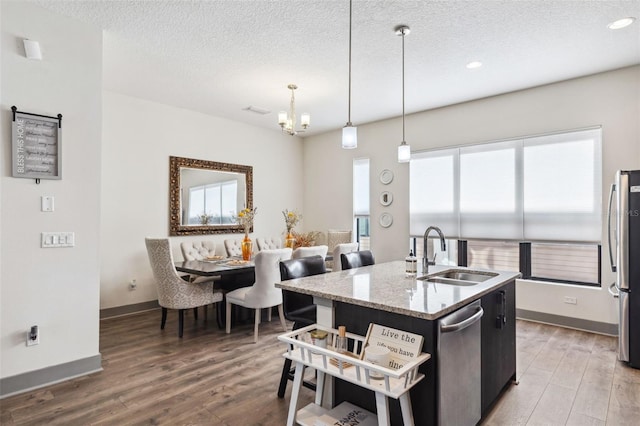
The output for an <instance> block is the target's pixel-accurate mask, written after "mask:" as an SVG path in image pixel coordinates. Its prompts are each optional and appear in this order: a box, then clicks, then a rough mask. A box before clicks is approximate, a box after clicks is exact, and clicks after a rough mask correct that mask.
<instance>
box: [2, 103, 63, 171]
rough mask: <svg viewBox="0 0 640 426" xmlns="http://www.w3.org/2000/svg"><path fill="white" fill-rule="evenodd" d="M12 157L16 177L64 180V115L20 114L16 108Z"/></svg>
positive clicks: (13, 109)
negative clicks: (62, 153)
mask: <svg viewBox="0 0 640 426" xmlns="http://www.w3.org/2000/svg"><path fill="white" fill-rule="evenodd" d="M11 110H12V111H13V121H12V123H11V144H12V147H11V157H12V171H13V174H12V176H13V177H19V178H31V179H36V182H39V181H40V179H62V165H61V158H62V156H61V151H60V142H61V136H62V114H58V116H57V117H50V116H47V115H39V114H32V113H28V112H23V111H18V109H17V108H16V107H15V106H13V107H11Z"/></svg>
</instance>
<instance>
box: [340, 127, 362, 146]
mask: <svg viewBox="0 0 640 426" xmlns="http://www.w3.org/2000/svg"><path fill="white" fill-rule="evenodd" d="M342 147H343V148H344V149H353V148H357V147H358V128H357V127H354V126H352V125H351V123H347V125H346V126H344V127H343V128H342Z"/></svg>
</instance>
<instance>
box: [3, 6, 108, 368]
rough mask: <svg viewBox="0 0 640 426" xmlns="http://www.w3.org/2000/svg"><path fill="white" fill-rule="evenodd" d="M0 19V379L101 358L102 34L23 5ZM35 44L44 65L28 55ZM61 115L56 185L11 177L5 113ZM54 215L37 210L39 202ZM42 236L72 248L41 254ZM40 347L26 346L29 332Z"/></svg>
mask: <svg viewBox="0 0 640 426" xmlns="http://www.w3.org/2000/svg"><path fill="white" fill-rule="evenodd" d="M0 8H1V14H2V73H1V74H2V80H1V93H2V99H1V101H0V102H1V104H2V105H1V110H2V151H1V152H2V161H1V162H0V168H1V170H2V174H1V182H2V193H1V200H2V203H1V206H0V211H1V215H0V217H1V220H0V227H1V235H2V249H1V252H2V258H1V268H0V271H1V275H0V294H1V297H0V300H1V302H0V312H1V313H0V318H1V321H0V324H1V325H0V359H2V362H1V369H0V377H2V378H6V377H10V376H14V375H18V374H21V373H24V372H30V371H34V370H38V369H42V368H46V367H50V366H55V365H59V364H63V363H67V362H72V361H76V360H80V359H83V358H89V357H96V356H98V355H99V352H98V337H99V336H98V332H99V330H98V306H99V260H98V238H99V237H98V232H99V217H100V143H101V123H102V118H101V116H102V113H101V104H102V90H101V80H102V33H101V31H100V30H96V29H93V28H90V27H88V26H86V25H84V24H80V23H78V22H75V21H72V20H69V19H64V18H61V17H59V16H54V15H52V14H51V13H50V12H48V11H46V10H44V9H41V8H39V7H37V6H33V5H32V4H30V3H26V2H6V1H3V2H1V4H0ZM23 38H30V39H33V40H38V41H40V45H41V48H42V54H43V60H42V61H33V60H28V59H26V58H25V57H24V49H23V47H22V39H23ZM12 105H16V106H17V107H18V109H19V110H22V111H28V112H34V113H39V114H45V115H57V114H58V113H61V114H62V115H63V120H62V123H63V126H62V139H61V146H62V180H42V183H41V184H40V185H36V184H35V182H34V179H19V178H13V177H11V143H10V136H9V135H10V129H11V110H10V109H11V106H12ZM43 195H53V196H54V197H55V212H53V213H42V212H40V197H41V196H43ZM43 231H73V232H75V241H76V245H75V247H73V248H59V249H51V248H48V249H42V248H40V233H41V232H43ZM32 325H38V326H39V327H40V334H41V337H40V345H38V346H31V347H26V345H25V341H26V333H27V331H28V330H29V328H30V326H32Z"/></svg>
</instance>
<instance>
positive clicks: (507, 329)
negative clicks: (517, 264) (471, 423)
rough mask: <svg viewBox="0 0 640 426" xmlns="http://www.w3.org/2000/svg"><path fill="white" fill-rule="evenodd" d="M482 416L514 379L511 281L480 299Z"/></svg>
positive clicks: (513, 309) (513, 315) (514, 316)
mask: <svg viewBox="0 0 640 426" xmlns="http://www.w3.org/2000/svg"><path fill="white" fill-rule="evenodd" d="M480 303H481V305H482V309H483V310H484V315H483V317H482V322H481V329H482V330H481V331H482V338H481V351H482V360H481V369H482V371H481V381H482V416H483V417H484V416H485V415H486V414H487V412H488V410H489V409H490V408H491V406H492V405H493V403H494V401H496V399H497V398H498V396H499V395H500V393H501V392H502V390H503V389H504V388H505V387H506V386H507V385H508V384H509V383H511V381H513V380H515V378H516V284H515V280H512V281H510V282H508V283H507V284H505V285H504V286H502V287H500V288H498V289H497V290H494V291H493V292H491V293H488V294H486V295H484V296H483V297H482V298H481V299H480Z"/></svg>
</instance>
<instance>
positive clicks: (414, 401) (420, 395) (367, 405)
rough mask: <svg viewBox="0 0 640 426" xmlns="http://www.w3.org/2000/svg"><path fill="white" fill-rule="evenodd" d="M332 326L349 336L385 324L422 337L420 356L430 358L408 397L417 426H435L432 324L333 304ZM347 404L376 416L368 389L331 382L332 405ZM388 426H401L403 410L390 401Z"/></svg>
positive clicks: (397, 315)
mask: <svg viewBox="0 0 640 426" xmlns="http://www.w3.org/2000/svg"><path fill="white" fill-rule="evenodd" d="M334 309H335V311H334V312H335V317H334V318H335V324H336V326H337V325H344V326H346V328H347V331H348V332H351V333H356V334H361V335H366V334H367V329H368V328H369V323H371V322H373V323H376V324H384V325H386V326H388V327H393V328H397V329H399V330H404V331H408V332H410V333H416V334H421V335H422V336H423V337H424V343H423V344H422V352H427V353H430V354H431V355H432V357H431V359H429V360H428V361H427V362H425V363H424V364H422V365H421V366H420V368H419V369H418V371H419V372H420V373H423V374H424V375H425V378H424V380H422V381H420V383H417V384H416V385H415V386H414V387H412V388H411V390H410V392H409V395H410V398H411V406H412V410H413V417H414V421H415V424H416V426H418V425H420V426H428V425H435V424H437V418H436V410H437V408H436V402H435V401H436V395H435V392H436V386H435V367H434V363H435V362H436V361H435V359H434V356H433V354H435V349H436V348H435V343H434V342H435V339H436V329H435V326H436V324H435V321H428V320H423V319H419V318H413V317H408V316H404V315H400V314H396V313H392V312H384V311H378V310H375V309H371V308H366V307H363V306H357V305H351V304H348V303H340V302H335V304H334ZM343 401H349V402H351V403H353V404H355V405H357V406H359V407H362V408H364V409H366V410H369V411H371V412H376V400H375V394H374V393H373V392H371V391H369V390H367V389H363V388H361V387H359V386H356V385H353V384H351V383H348V382H346V381H343V380H340V379H336V380H335V382H334V404H336V405H337V404H340V403H341V402H343ZM388 407H389V414H390V418H391V425H392V426H395V425H399V426H401V425H402V410H401V407H400V402H399V401H398V400H394V399H390V400H389V406H388Z"/></svg>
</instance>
